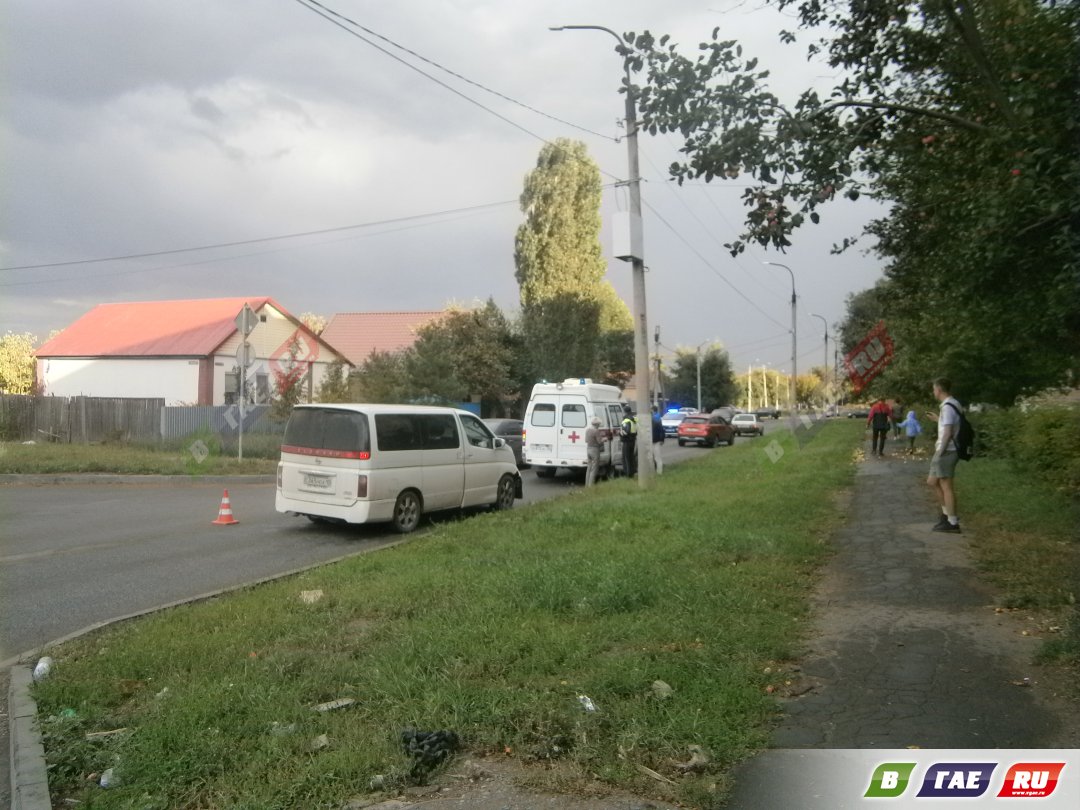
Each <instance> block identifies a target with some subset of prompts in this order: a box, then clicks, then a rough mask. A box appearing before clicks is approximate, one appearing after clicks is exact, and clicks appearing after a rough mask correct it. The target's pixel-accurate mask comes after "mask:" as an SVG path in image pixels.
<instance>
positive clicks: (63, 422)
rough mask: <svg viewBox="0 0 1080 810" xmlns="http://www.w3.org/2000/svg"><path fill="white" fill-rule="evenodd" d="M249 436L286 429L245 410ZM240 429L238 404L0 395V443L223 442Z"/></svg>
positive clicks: (254, 408)
mask: <svg viewBox="0 0 1080 810" xmlns="http://www.w3.org/2000/svg"><path fill="white" fill-rule="evenodd" d="M243 428H244V433H245V434H248V433H250V434H264V435H276V434H280V433H281V432H283V430H284V425H283V424H282V423H280V422H276V421H274V420H273V419H271V418H270V406H269V405H249V406H248V407H247V408H246V409H245V414H244V420H243ZM239 430H240V409H239V408H238V407H237V406H235V405H213V406H201V405H196V406H166V405H165V400H163V399H131V398H108V397H31V396H19V395H15V394H0V440H5V441H20V442H22V441H31V440H33V441H39V442H40V441H52V442H66V443H82V444H85V443H88V442H102V441H132V442H158V441H168V440H170V439H182V438H185V437H187V436H192V435H195V434H199V433H207V432H209V433H212V434H215V435H219V436H222V437H225V438H228V437H232V436H235V435H236V434H237V433H238V432H239Z"/></svg>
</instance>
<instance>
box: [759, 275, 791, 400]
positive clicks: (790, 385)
mask: <svg viewBox="0 0 1080 810" xmlns="http://www.w3.org/2000/svg"><path fill="white" fill-rule="evenodd" d="M764 263H765V264H771V265H772V266H773V267H783V268H784V269H785V270H787V271H788V274H789V275H790V276H791V384H790V386H789V388H790V396H791V412H792V414H794V413H795V411H797V410H798V408H799V403H798V402H797V401H796V400H795V392H796V391H797V390H798V389H797V388H796V387H795V386H796V383H795V378H796V377H798V376H799V366H798V361H797V360H796V356H797V355H796V343H797V338H796V329H795V274H794V273H793V272H792V271H791V268H790V267H788V266H787V265H786V264H780V263H779V262H764Z"/></svg>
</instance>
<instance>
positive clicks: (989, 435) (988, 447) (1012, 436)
mask: <svg viewBox="0 0 1080 810" xmlns="http://www.w3.org/2000/svg"><path fill="white" fill-rule="evenodd" d="M1022 416H1023V414H1022V413H1020V412H1019V411H1017V410H1014V409H1011V408H1010V409H1001V408H995V409H993V410H988V411H983V412H982V413H979V414H972V415H971V425H972V427H974V428H975V452H976V453H978V455H979V456H980V457H987V456H989V457H991V458H1011V457H1012V447H1013V444H1014V442H1015V441H1016V428H1017V418H1018V417H1022Z"/></svg>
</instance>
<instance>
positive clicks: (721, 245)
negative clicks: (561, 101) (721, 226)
mask: <svg viewBox="0 0 1080 810" xmlns="http://www.w3.org/2000/svg"><path fill="white" fill-rule="evenodd" d="M669 141H670V138H669ZM639 149H640V146H639ZM640 151H641V154H642V156H643V157H644V158H645V160H646V162H648V164H649V165H650V166H652V167H653V169H654V170H655V171H656V172H657V173H658V174H660V175H661V176H662V175H663V170H662V169H661V168H660V167H659V166H658V165H657V164H656V161H654V160H653V159H652V158H651V157H650V156H649V153H648V152H647V151H645V150H644V149H640ZM663 185H664V187H665V188H666V189H668V191H670V192H671V193H672V195H673V196H674V197H675V199H676V200H678V201H679V204H680V205H682V207H683V208H685V209H686V211H687V213H688V214H690V216H691V217H692V218H693V219H694V221H695V222H697V224H698V225H700V226H701V229H702V230H703V231H704V232H705V234H706V235H707V236H708V237H709V238H710V239H711V240H712V241H713V243H714V244H716V246H717V247H719V248H720V249H721V250H723V251H724V252H728V250H729V249H728V247H727V246H726V245H725V244H724V243H723V242H721V241H720V240H719V239H717V238H716V234H714V233H713V232H712V229H710V228H709V226H708V225H706V224H705V222H704V220H702V219H701V217H699V216H698V214H697V212H696V211H694V209H693V208H692V207H691V206H690V204H689V203H688V202H687V201H686V200H685V199H684V198H683V196H682V195H681V194H679V193H678V191H677V190H676V189H675V187H674V186H673V185H671V184H670V183H667V182H665V183H664V184H663ZM709 202H711V203H712V205H713V207H714V208H715V209H716V211H717V213H718V214H720V217H721V219H723V221H724V223H725V224H726V225H727V226H728V227H729V228H731V230H732V232H733V233H737V232H738V231H737V230H736V229H735V227H734V226H733V225H732V224H731V222H730V221H729V220H728V218H727V217H726V216H724V214H723V212H722V211H721V210H720V207H719V206H718V205H716V201H715V200H713V199H712V198H711V197H710V198H709ZM732 261H733V262H734V264H735V266H736V267H738V268H739V269H740V270H742V271H743V273H745V274H746V275H747V276H748V277H749V278H750V279H751V280H752V281H754V283H755V284H757V285H758V286H760V287H761V288H762V289H763V290H765V292H767V293H768V294H769V295H772V296H774V297H777V298H779V297H780V295H779V293H777V292H776V291H775V290H772V289H770V288H769V287H766V286H765V284H763V283H762V281H761V279H760V278H758V277H757V275H756V274H754V273H751V272H750V271H749V270H748V269H747V268H746V267H745V266H743V264H742V262H740V261H739V259H738V257H732Z"/></svg>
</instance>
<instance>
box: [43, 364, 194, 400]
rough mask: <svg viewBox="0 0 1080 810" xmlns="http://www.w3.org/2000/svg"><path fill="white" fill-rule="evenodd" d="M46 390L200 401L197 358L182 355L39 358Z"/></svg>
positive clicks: (67, 394)
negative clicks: (137, 357)
mask: <svg viewBox="0 0 1080 810" xmlns="http://www.w3.org/2000/svg"><path fill="white" fill-rule="evenodd" d="M41 366H42V373H43V381H44V383H45V393H46V394H47V395H50V396H57V397H78V396H85V397H149V398H164V399H165V404H166V405H190V404H193V403H196V402H198V400H199V361H198V360H195V359H192V360H188V359H184V358H164V359H155V358H146V359H127V358H124V359H112V358H87V359H81V358H70V357H52V358H46V359H43V360H42V361H41Z"/></svg>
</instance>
